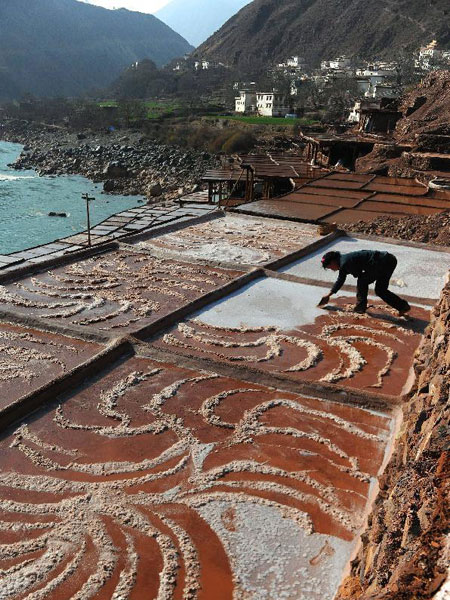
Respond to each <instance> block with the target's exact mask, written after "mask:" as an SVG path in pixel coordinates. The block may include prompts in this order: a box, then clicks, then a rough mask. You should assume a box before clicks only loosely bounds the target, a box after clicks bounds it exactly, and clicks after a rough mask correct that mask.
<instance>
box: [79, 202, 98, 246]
mask: <svg viewBox="0 0 450 600" xmlns="http://www.w3.org/2000/svg"><path fill="white" fill-rule="evenodd" d="M81 198H82V199H83V200H86V216H87V232H88V246H91V215H90V212H89V202H90V201H91V200H95V198H94V197H90V196H89V194H83V195H82V196H81Z"/></svg>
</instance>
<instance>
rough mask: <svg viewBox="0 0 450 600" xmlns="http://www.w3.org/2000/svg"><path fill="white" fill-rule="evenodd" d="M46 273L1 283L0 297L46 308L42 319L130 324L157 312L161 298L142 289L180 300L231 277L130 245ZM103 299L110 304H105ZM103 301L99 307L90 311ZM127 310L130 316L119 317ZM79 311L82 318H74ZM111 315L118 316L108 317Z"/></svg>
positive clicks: (22, 305) (21, 305) (24, 305)
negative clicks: (8, 284) (10, 283)
mask: <svg viewBox="0 0 450 600" xmlns="http://www.w3.org/2000/svg"><path fill="white" fill-rule="evenodd" d="M46 276H47V281H46V280H43V279H42V278H38V277H32V278H31V279H30V280H29V281H28V282H26V283H21V282H19V283H16V284H14V288H15V290H16V292H13V291H11V290H10V289H7V288H6V287H4V286H0V300H2V301H4V302H5V303H8V304H11V305H13V306H15V307H19V308H31V309H36V310H38V311H41V310H43V311H45V310H48V311H49V312H44V313H42V314H39V316H40V317H41V318H44V319H71V318H72V320H71V323H73V324H75V325H81V326H88V325H98V324H108V327H107V328H108V329H111V328H124V327H128V326H130V325H132V324H133V323H136V322H137V321H139V319H141V318H146V317H149V316H151V315H152V314H153V313H157V312H159V311H160V310H161V308H162V305H161V302H159V301H155V300H152V299H150V298H147V297H145V296H144V295H143V294H144V293H147V292H155V293H156V294H158V295H161V296H167V297H170V298H174V299H176V300H179V301H180V302H183V303H184V302H186V301H187V300H188V295H189V294H192V293H195V294H197V295H201V294H204V293H206V291H207V290H206V289H205V286H209V287H210V288H211V287H215V286H216V285H217V282H218V281H224V282H225V281H229V279H230V277H231V276H230V275H228V274H227V273H224V272H221V271H220V270H214V269H213V270H211V269H206V268H202V267H201V266H192V265H188V264H184V263H168V262H167V261H164V260H161V259H158V258H156V257H153V256H149V255H143V254H140V253H139V252H136V251H133V250H127V251H126V252H124V251H118V252H115V253H111V254H110V255H108V256H106V257H105V256H97V257H93V258H90V259H87V260H86V261H84V262H83V263H77V264H74V265H70V266H68V267H66V268H65V270H64V271H63V272H62V273H58V272H52V271H49V272H48V273H47V274H46ZM21 293H23V294H26V295H28V296H30V295H31V296H32V297H31V298H30V297H25V296H23V295H21ZM107 303H110V304H112V306H111V308H109V307H108V308H106V304H107ZM104 307H105V310H104V312H103V313H101V314H98V313H97V314H95V315H94V316H90V313H91V312H92V311H97V310H98V309H101V308H104ZM128 314H129V315H130V318H129V319H128V320H125V321H124V320H120V319H121V318H122V317H124V316H125V315H128ZM78 315H80V318H73V317H77V316H78ZM115 319H116V320H117V319H119V320H120V322H116V323H110V322H111V321H114V320H115ZM102 329H103V328H102ZM105 329H106V328H105Z"/></svg>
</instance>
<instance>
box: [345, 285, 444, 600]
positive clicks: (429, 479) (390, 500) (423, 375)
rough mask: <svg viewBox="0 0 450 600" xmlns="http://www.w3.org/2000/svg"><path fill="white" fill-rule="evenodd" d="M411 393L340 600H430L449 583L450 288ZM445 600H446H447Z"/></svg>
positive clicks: (421, 353)
mask: <svg viewBox="0 0 450 600" xmlns="http://www.w3.org/2000/svg"><path fill="white" fill-rule="evenodd" d="M414 369H415V372H416V385H415V390H414V393H413V395H412V397H411V400H410V402H409V403H408V404H407V405H406V406H405V409H404V424H403V427H402V429H401V432H400V434H399V437H398V439H397V443H396V449H395V451H394V455H393V457H392V460H391V462H390V463H389V465H388V468H387V469H386V472H385V474H384V476H383V477H382V478H381V479H380V488H381V491H380V493H379V496H378V498H377V500H376V503H375V507H374V510H373V512H372V514H371V516H370V518H369V527H368V530H367V531H366V533H365V534H364V535H363V538H362V542H363V543H362V548H361V551H360V553H359V555H358V556H357V558H356V559H355V560H354V561H353V563H352V573H351V576H350V577H348V578H347V580H346V581H345V582H344V584H343V586H342V587H341V590H340V593H339V594H338V600H344V599H345V600H348V599H352V600H353V599H354V600H356V599H358V600H362V599H364V600H419V599H425V598H432V597H433V596H435V594H436V592H437V591H438V590H439V589H440V588H441V587H442V585H443V583H444V582H445V580H446V577H447V573H446V570H447V568H448V562H449V550H450V549H449V537H448V528H449V513H450V511H449V496H450V441H449V416H450V402H449V400H450V280H447V284H446V286H445V288H444V290H443V293H442V296H441V299H440V301H439V303H438V305H437V306H436V308H435V309H434V312H433V318H432V321H431V324H430V326H429V327H428V329H427V332H426V335H425V337H424V340H423V342H422V344H421V346H420V348H419V350H418V351H417V354H416V360H415V365H414ZM444 597H446V596H445V595H444Z"/></svg>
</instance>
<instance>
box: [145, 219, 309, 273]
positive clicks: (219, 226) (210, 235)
mask: <svg viewBox="0 0 450 600" xmlns="http://www.w3.org/2000/svg"><path fill="white" fill-rule="evenodd" d="M309 227H310V228H309ZM316 236H317V234H316V231H315V230H314V229H313V227H311V226H304V225H303V226H302V225H298V224H292V225H289V224H283V223H282V222H280V223H273V222H270V221H267V220H266V221H265V222H263V221H262V220H258V219H247V218H245V217H244V218H243V217H242V216H234V215H226V216H225V217H223V218H221V219H216V220H215V221H212V222H209V223H207V224H199V225H194V226H191V227H187V228H186V229H182V230H180V231H177V232H174V233H169V234H166V235H163V236H160V237H158V238H155V239H152V240H150V241H147V242H141V243H140V244H139V246H140V247H142V248H151V249H152V250H156V251H158V250H159V251H160V252H162V253H164V255H165V256H176V255H177V254H178V255H180V254H181V255H187V256H191V257H194V258H200V259H207V260H211V259H212V260H214V259H216V258H217V256H216V255H215V254H216V253H215V250H216V248H217V245H219V244H220V251H221V253H222V255H225V259H224V260H225V261H226V262H240V263H242V262H244V263H245V262H247V263H249V264H262V263H265V262H268V261H269V260H270V259H271V258H272V257H274V256H280V255H282V254H285V253H288V252H293V251H294V250H297V249H298V247H299V243H300V244H302V242H303V240H305V242H306V243H307V242H310V241H311V240H313V239H314V238H315V237H316ZM299 238H300V242H299Z"/></svg>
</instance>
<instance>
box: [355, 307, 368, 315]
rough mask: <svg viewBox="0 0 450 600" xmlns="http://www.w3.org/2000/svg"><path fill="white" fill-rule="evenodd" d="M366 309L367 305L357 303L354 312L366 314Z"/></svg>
mask: <svg viewBox="0 0 450 600" xmlns="http://www.w3.org/2000/svg"><path fill="white" fill-rule="evenodd" d="M366 309H367V307H366V306H364V305H363V304H357V305H356V306H355V308H354V309H353V312H354V313H358V314H359V315H364V314H365V313H366Z"/></svg>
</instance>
